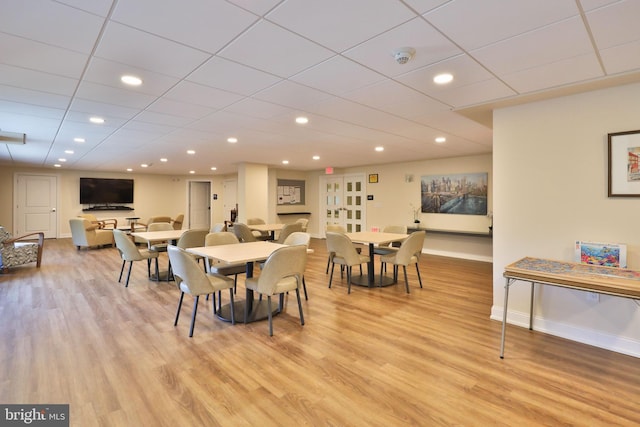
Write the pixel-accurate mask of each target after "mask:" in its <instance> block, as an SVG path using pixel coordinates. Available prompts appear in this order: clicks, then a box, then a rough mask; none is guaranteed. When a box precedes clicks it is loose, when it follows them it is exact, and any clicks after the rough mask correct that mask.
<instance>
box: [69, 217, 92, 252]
mask: <svg viewBox="0 0 640 427" xmlns="http://www.w3.org/2000/svg"><path fill="white" fill-rule="evenodd" d="M69 228H71V240H73V245H74V246H89V238H88V237H87V234H89V233H94V234H95V231H94V230H88V229H89V228H92V227H91V221H89V220H88V219H84V218H71V219H69Z"/></svg>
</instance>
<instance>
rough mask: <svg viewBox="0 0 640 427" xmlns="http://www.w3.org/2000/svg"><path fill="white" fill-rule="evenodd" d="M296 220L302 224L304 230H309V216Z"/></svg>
mask: <svg viewBox="0 0 640 427" xmlns="http://www.w3.org/2000/svg"><path fill="white" fill-rule="evenodd" d="M296 222H297V223H299V224H302V231H305V232H306V231H307V225H308V224H309V220H308V219H307V218H299V219H297V220H296Z"/></svg>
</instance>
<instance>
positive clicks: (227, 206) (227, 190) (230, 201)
mask: <svg viewBox="0 0 640 427" xmlns="http://www.w3.org/2000/svg"><path fill="white" fill-rule="evenodd" d="M222 190H223V193H222V209H224V212H223V215H222V218H223V219H224V220H225V221H230V220H231V209H235V208H236V206H237V205H238V181H237V180H235V179H226V180H224V182H223V183H222Z"/></svg>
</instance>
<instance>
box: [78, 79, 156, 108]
mask: <svg viewBox="0 0 640 427" xmlns="http://www.w3.org/2000/svg"><path fill="white" fill-rule="evenodd" d="M76 98H78V99H85V100H89V101H96V102H101V103H104V104H113V105H119V106H123V107H128V108H137V109H139V110H142V109H144V108H145V107H147V106H148V105H149V104H151V103H152V102H153V101H154V100H155V99H156V98H155V97H154V96H151V95H146V94H144V93H139V92H135V91H133V90H130V89H117V88H114V87H111V86H105V85H101V84H98V83H91V82H87V81H83V82H82V83H81V84H80V86H79V87H78V91H77V92H76Z"/></svg>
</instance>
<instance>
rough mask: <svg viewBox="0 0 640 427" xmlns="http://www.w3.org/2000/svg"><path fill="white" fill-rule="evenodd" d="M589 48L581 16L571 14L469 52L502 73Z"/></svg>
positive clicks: (551, 61) (583, 51)
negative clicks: (562, 19) (533, 29)
mask: <svg viewBox="0 0 640 427" xmlns="http://www.w3.org/2000/svg"><path fill="white" fill-rule="evenodd" d="M540 46H545V48H544V49H540ZM592 52H593V47H592V45H591V41H590V39H589V34H588V33H587V31H586V30H585V28H584V25H583V24H582V20H581V19H580V18H579V17H574V18H570V19H566V20H564V21H562V22H558V23H555V24H553V25H548V26H546V27H544V28H541V29H538V30H535V31H530V32H528V33H525V34H522V35H519V36H516V37H512V38H510V39H508V40H504V41H501V42H498V43H494V44H492V45H490V46H486V47H484V48H481V49H478V50H474V51H472V52H471V55H472V56H473V57H475V58H476V59H477V60H479V61H480V62H481V63H482V64H483V65H484V66H485V67H487V68H488V69H489V70H490V71H492V72H493V73H495V74H497V75H498V76H502V75H505V74H508V73H513V72H516V71H521V70H525V69H527V68H534V67H538V66H541V65H544V64H549V63H553V62H557V61H560V60H563V59H565V58H571V57H574V56H580V55H584V54H588V53H592Z"/></svg>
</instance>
